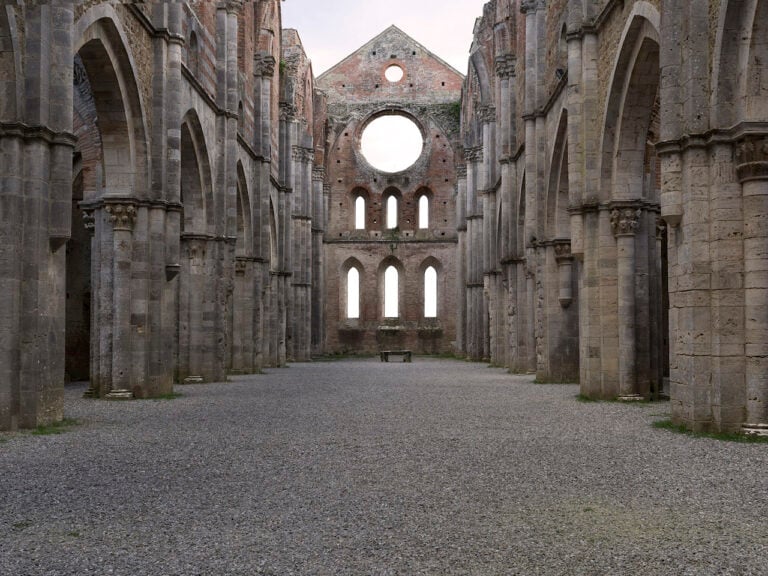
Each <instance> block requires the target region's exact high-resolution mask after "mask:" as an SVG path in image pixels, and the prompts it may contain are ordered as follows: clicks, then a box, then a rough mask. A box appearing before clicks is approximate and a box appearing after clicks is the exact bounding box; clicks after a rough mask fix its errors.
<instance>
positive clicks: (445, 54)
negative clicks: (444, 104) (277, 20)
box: [282, 0, 487, 76]
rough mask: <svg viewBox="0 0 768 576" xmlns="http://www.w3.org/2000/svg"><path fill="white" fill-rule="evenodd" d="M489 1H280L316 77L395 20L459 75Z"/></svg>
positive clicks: (286, 22)
mask: <svg viewBox="0 0 768 576" xmlns="http://www.w3.org/2000/svg"><path fill="white" fill-rule="evenodd" d="M486 1H487V0H373V1H371V0H284V1H283V3H282V9H283V28H295V29H296V30H298V31H299V36H301V40H302V42H303V44H304V48H305V50H306V51H307V55H308V56H309V58H310V59H311V60H312V69H313V71H314V73H315V76H319V75H320V74H322V73H323V72H325V71H326V70H328V68H330V67H331V66H333V65H335V64H337V63H339V62H340V61H341V60H343V59H344V58H346V57H347V56H349V55H350V54H351V53H352V52H354V51H355V50H357V49H358V48H360V47H361V46H363V45H364V44H365V43H366V42H368V41H369V40H371V39H372V38H374V37H375V36H378V35H379V34H380V33H381V32H383V31H384V30H385V29H387V28H388V27H389V26H391V25H392V24H394V25H395V26H397V27H398V28H400V29H401V30H402V31H403V32H405V33H406V34H408V35H409V36H411V37H412V38H413V39H414V40H416V41H417V42H418V43H420V44H421V45H423V46H424V47H425V48H427V49H428V50H430V51H431V52H433V53H434V54H436V55H437V56H439V57H440V58H442V59H443V60H445V61H446V62H448V64H450V65H451V66H453V67H454V68H456V69H457V70H458V71H459V72H461V73H462V74H466V73H467V59H468V58H469V48H470V45H471V43H472V30H473V28H474V25H475V19H476V18H478V17H480V16H482V13H483V5H484V4H485V3H486Z"/></svg>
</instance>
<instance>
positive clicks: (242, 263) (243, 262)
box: [235, 258, 248, 276]
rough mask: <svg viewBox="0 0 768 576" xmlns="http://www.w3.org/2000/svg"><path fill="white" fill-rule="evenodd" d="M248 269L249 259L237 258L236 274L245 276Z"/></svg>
mask: <svg viewBox="0 0 768 576" xmlns="http://www.w3.org/2000/svg"><path fill="white" fill-rule="evenodd" d="M247 270H248V260H247V259H245V258H236V259H235V274H236V275H237V276H245V272H246V271H247Z"/></svg>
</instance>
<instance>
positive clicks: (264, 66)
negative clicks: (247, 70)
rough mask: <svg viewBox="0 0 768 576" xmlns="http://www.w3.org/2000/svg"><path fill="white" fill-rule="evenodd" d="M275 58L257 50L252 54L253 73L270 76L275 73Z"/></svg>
mask: <svg viewBox="0 0 768 576" xmlns="http://www.w3.org/2000/svg"><path fill="white" fill-rule="evenodd" d="M275 64H277V60H275V57H274V56H272V55H271V54H267V53H266V52H258V53H256V54H254V56H253V75H254V76H264V77H266V78H272V77H273V76H274V75H275Z"/></svg>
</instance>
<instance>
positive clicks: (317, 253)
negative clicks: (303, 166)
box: [311, 166, 326, 354]
mask: <svg viewBox="0 0 768 576" xmlns="http://www.w3.org/2000/svg"><path fill="white" fill-rule="evenodd" d="M324 184H325V169H324V168H322V167H320V166H314V167H313V168H312V192H311V193H312V196H313V201H312V280H313V282H312V296H311V298H312V303H313V306H312V324H311V349H312V353H313V354H321V353H322V352H323V351H324V350H325V330H323V327H324V326H325V305H324V303H325V301H326V294H325V266H324V265H323V254H324V250H323V238H324V236H325V200H324V194H323V188H324Z"/></svg>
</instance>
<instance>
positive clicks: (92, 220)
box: [83, 208, 96, 236]
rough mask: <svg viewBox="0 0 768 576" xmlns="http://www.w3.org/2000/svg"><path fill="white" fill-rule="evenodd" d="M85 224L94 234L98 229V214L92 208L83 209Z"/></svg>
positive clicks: (89, 231) (90, 232)
mask: <svg viewBox="0 0 768 576" xmlns="http://www.w3.org/2000/svg"><path fill="white" fill-rule="evenodd" d="M83 226H85V229H86V230H87V231H88V233H89V234H90V235H91V236H93V234H94V232H95V231H96V216H95V214H94V210H93V209H92V208H91V209H88V210H83Z"/></svg>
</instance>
